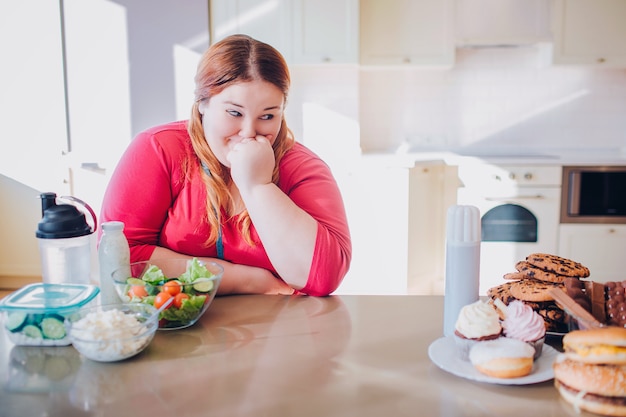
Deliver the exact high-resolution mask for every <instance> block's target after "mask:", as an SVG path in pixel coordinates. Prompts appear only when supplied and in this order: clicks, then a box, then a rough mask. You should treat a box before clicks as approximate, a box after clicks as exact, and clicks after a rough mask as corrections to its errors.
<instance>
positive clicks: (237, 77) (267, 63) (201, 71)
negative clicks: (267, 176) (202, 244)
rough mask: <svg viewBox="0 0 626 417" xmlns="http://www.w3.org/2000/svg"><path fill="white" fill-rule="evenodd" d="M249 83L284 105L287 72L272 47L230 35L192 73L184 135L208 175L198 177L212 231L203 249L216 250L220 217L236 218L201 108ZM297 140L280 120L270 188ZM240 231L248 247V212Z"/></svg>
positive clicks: (242, 217) (226, 176)
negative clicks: (279, 96)
mask: <svg viewBox="0 0 626 417" xmlns="http://www.w3.org/2000/svg"><path fill="white" fill-rule="evenodd" d="M253 80H262V81H266V82H269V83H271V84H274V85H275V86H276V87H278V88H279V89H280V91H282V92H283V94H284V97H285V103H286V102H287V95H288V92H289V86H290V82H291V79H290V76H289V68H288V66H287V63H286V61H285V59H284V58H283V56H282V55H281V54H280V52H278V51H277V50H276V49H274V48H273V47H272V46H270V45H268V44H266V43H263V42H260V41H258V40H256V39H253V38H251V37H249V36H246V35H232V36H229V37H227V38H224V39H222V40H221V41H219V42H217V43H215V44H213V45H212V46H211V47H210V48H209V49H208V50H207V51H206V52H205V53H204V54H203V55H202V57H201V59H200V63H199V64H198V70H197V72H196V77H195V82H196V89H195V101H194V104H193V107H192V109H191V117H190V119H189V122H188V125H187V130H188V131H189V136H190V137H191V143H192V146H193V149H194V151H195V153H196V155H197V157H198V160H199V161H198V163H204V164H205V165H206V166H207V167H208V168H209V171H210V172H211V175H207V174H206V173H202V174H201V175H202V178H203V181H204V182H205V184H206V189H207V201H206V216H207V219H208V222H209V225H210V226H211V232H210V234H209V236H208V238H207V241H206V243H207V245H209V246H210V245H214V244H215V243H216V241H217V238H218V231H219V227H220V221H221V216H222V215H223V214H224V213H225V214H226V215H227V216H232V215H234V214H236V213H234V202H233V198H232V196H231V194H230V192H229V190H228V186H229V184H230V182H231V177H230V170H229V169H228V168H227V167H226V166H224V165H222V164H221V163H220V162H219V160H218V159H217V158H216V157H215V155H214V154H213V152H212V151H211V148H210V147H209V145H208V143H207V141H206V138H205V136H204V129H203V127H202V115H201V114H200V111H199V109H198V108H199V105H200V103H201V102H202V101H203V100H209V99H210V98H211V97H212V96H214V95H216V94H219V93H220V92H222V91H223V90H224V89H225V88H226V87H228V86H230V85H232V84H236V83H241V82H248V81H253ZM294 142H295V140H294V137H293V134H292V132H291V131H290V130H289V128H288V127H287V123H286V121H285V118H284V115H283V119H282V121H281V126H280V130H279V132H278V135H277V137H276V140H275V141H274V144H273V145H272V147H273V149H274V157H275V159H276V165H275V167H274V172H273V175H272V182H274V184H278V179H279V178H278V176H279V175H278V165H279V162H280V159H281V158H282V156H283V155H284V154H285V153H286V152H287V151H288V150H289V149H291V147H292V146H293V144H294ZM189 165H190V166H189V168H191V167H193V166H195V168H194V169H201V168H200V167H199V166H198V164H189ZM239 225H240V227H241V231H242V233H243V235H244V237H245V239H246V241H248V243H252V240H251V238H250V216H249V215H248V212H247V211H244V212H243V213H241V215H240V218H239Z"/></svg>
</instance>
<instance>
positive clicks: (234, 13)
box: [209, 0, 292, 61]
mask: <svg viewBox="0 0 626 417" xmlns="http://www.w3.org/2000/svg"><path fill="white" fill-rule="evenodd" d="M209 4H210V10H209V17H210V27H209V29H210V31H211V43H215V42H217V41H218V40H220V39H223V38H225V37H227V36H229V35H233V34H236V33H245V34H246V35H250V36H252V37H253V38H255V39H258V40H260V41H262V42H266V43H268V44H270V45H272V46H273V47H274V48H276V49H278V50H279V51H280V53H281V54H283V56H284V57H285V59H286V60H287V61H291V60H292V56H291V50H292V40H291V39H292V20H291V10H292V2H291V1H289V0H269V1H268V0H265V1H261V0H211V1H210V2H209Z"/></svg>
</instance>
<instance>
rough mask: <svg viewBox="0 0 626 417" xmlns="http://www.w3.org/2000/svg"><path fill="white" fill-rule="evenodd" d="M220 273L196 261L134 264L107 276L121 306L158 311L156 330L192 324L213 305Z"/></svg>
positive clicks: (211, 263) (210, 265) (215, 266)
mask: <svg viewBox="0 0 626 417" xmlns="http://www.w3.org/2000/svg"><path fill="white" fill-rule="evenodd" d="M223 273H224V269H223V268H222V267H221V266H220V265H218V264H216V263H214V262H203V261H200V260H198V259H197V258H193V259H186V258H173V259H152V260H149V261H142V262H135V263H131V264H130V269H129V268H128V267H123V268H119V269H117V270H115V271H113V273H112V274H111V278H112V279H113V284H114V286H115V290H116V291H117V294H118V296H119V297H120V298H121V300H122V301H123V302H124V303H142V304H150V305H151V306H153V307H155V308H156V309H159V310H160V312H159V320H158V328H159V329H161V330H173V329H183V328H185V327H189V326H191V325H193V324H194V323H196V322H197V321H198V319H200V317H202V315H203V314H204V313H205V312H206V310H207V309H208V308H209V305H210V304H211V303H212V302H213V299H214V298H215V294H216V293H217V288H218V287H219V285H220V282H221V281H222V275H223Z"/></svg>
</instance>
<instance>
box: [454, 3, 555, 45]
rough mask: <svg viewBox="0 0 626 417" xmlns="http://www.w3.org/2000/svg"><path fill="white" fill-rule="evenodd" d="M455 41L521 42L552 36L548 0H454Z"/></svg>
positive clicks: (530, 41)
mask: <svg viewBox="0 0 626 417" xmlns="http://www.w3.org/2000/svg"><path fill="white" fill-rule="evenodd" d="M455 14H456V19H455V22H454V26H455V38H456V44H457V45H461V46H463V45H487V46H489V45H525V44H532V43H536V42H547V41H551V39H552V32H551V30H550V0H457V1H456V11H455Z"/></svg>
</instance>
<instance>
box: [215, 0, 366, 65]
mask: <svg viewBox="0 0 626 417" xmlns="http://www.w3.org/2000/svg"><path fill="white" fill-rule="evenodd" d="M210 5H211V9H210V14H211V34H212V36H211V41H212V42H215V41H217V40H220V39H222V38H224V37H226V36H228V35H232V34H235V33H245V34H247V35H250V36H252V37H253V38H256V39H258V40H260V41H263V42H266V43H269V44H270V45H272V46H273V47H275V48H276V49H278V50H279V51H280V52H281V53H282V54H283V56H284V57H285V59H286V60H287V61H288V62H289V64H323V63H357V61H358V57H357V56H358V34H359V32H358V16H359V2H358V0H212V1H211V2H210Z"/></svg>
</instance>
